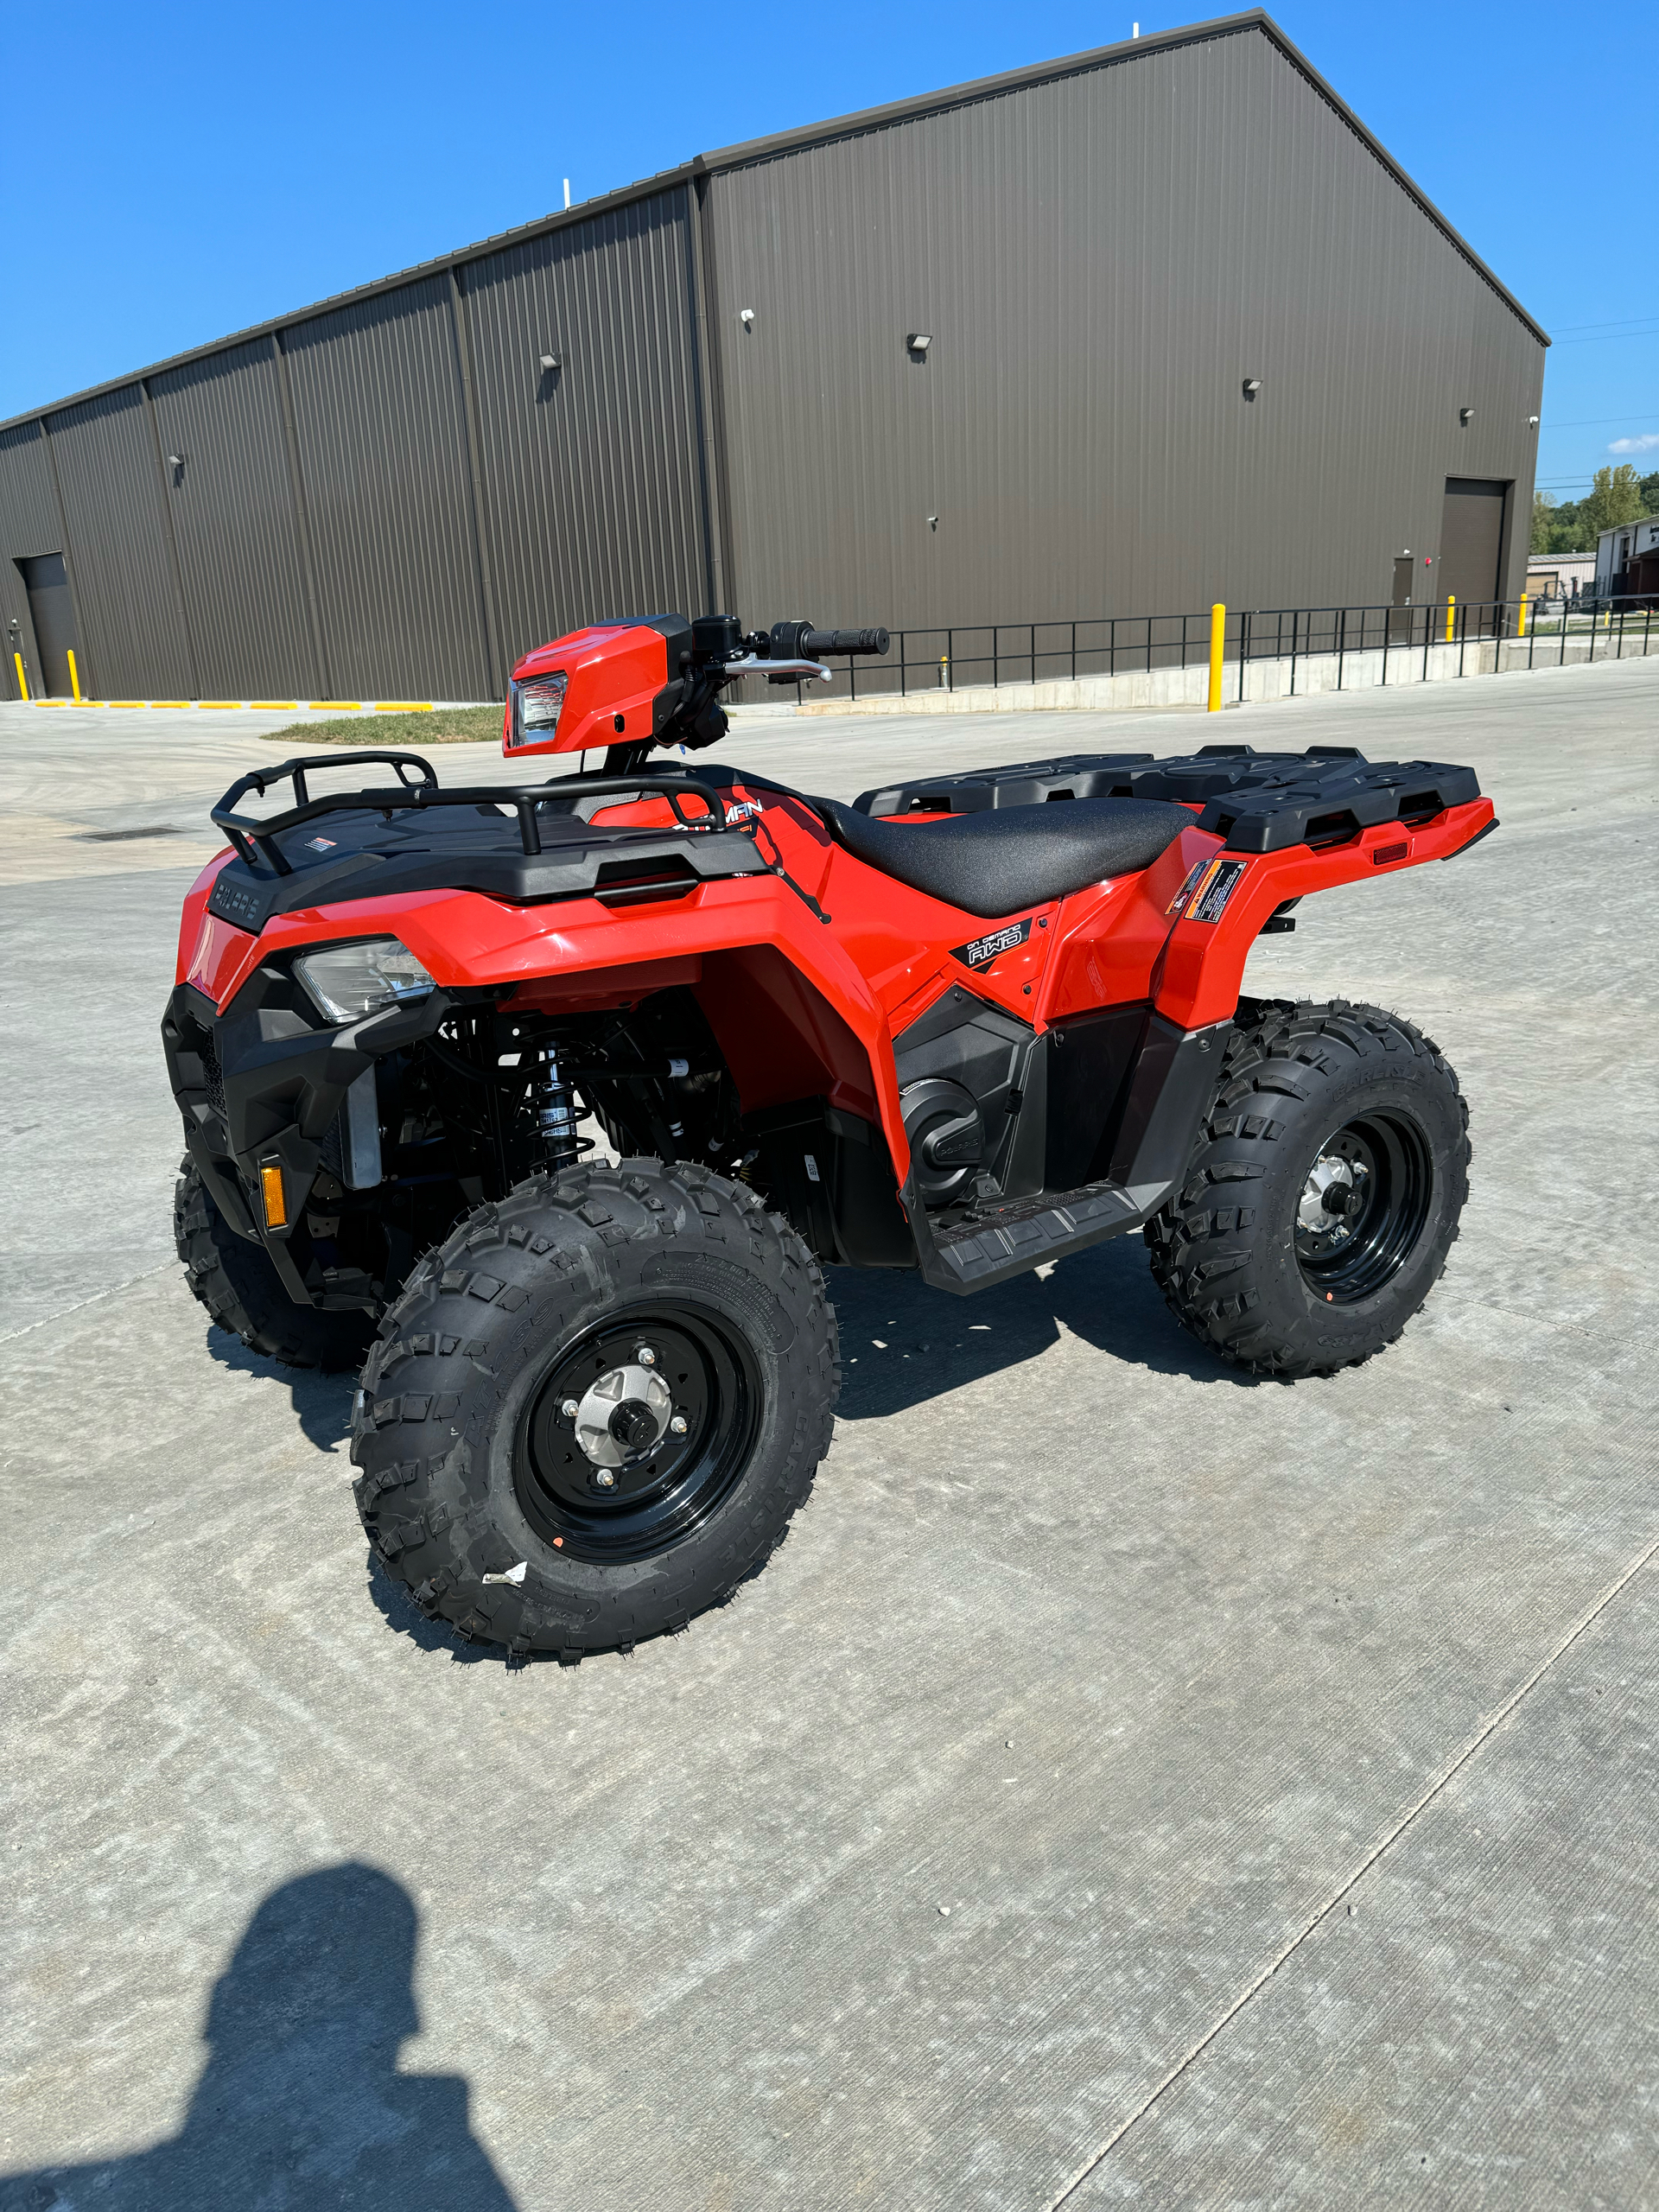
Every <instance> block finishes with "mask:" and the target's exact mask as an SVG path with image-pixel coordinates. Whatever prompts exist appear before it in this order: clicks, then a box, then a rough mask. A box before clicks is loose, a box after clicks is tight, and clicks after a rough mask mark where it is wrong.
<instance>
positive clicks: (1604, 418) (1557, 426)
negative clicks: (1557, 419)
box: [1539, 415, 1659, 435]
mask: <svg viewBox="0 0 1659 2212" xmlns="http://www.w3.org/2000/svg"><path fill="white" fill-rule="evenodd" d="M1608 423H1632V424H1634V423H1659V415H1586V416H1581V417H1580V420H1579V421H1578V422H1576V423H1544V424H1543V425H1542V428H1541V430H1540V433H1539V435H1542V433H1543V431H1544V430H1593V429H1605V428H1606V426H1607V424H1608Z"/></svg>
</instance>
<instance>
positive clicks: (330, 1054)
mask: <svg viewBox="0 0 1659 2212" xmlns="http://www.w3.org/2000/svg"><path fill="white" fill-rule="evenodd" d="M495 996H496V994H495V993H494V992H493V990H486V991H482V992H479V991H466V992H461V993H457V992H454V991H446V990H443V989H436V990H434V991H432V992H430V993H429V995H427V996H426V997H425V998H423V999H422V1000H420V1001H418V1002H417V1003H416V1004H415V1005H412V1006H402V1007H388V1008H387V1009H386V1010H385V1011H384V1012H382V1013H378V1014H369V1015H366V1016H365V1018H364V1019H363V1020H360V1021H354V1022H348V1023H345V1024H343V1025H341V1026H340V1027H334V1026H331V1025H327V1024H325V1023H323V1021H322V1020H321V1017H320V1015H319V1014H317V1011H316V1009H315V1007H313V1006H312V1005H311V1003H310V1001H309V1000H308V998H307V996H306V995H305V993H304V992H303V991H302V989H301V988H300V986H299V984H298V982H297V981H296V979H295V977H294V976H292V974H290V973H289V971H288V969H286V968H284V967H280V966H277V965H276V964H275V963H270V964H262V965H261V966H260V967H259V968H257V969H255V971H254V973H253V975H252V976H251V977H250V978H249V980H248V982H246V983H245V985H244V987H243V988H242V989H241V990H240V991H239V992H238V994H237V995H236V997H235V998H234V999H233V1000H232V1001H231V1003H230V1005H229V1006H228V1007H226V1009H225V1011H224V1013H223V1014H219V1013H218V1012H217V1010H216V1009H215V1007H214V1005H213V1001H212V1000H211V999H209V998H208V997H207V995H205V994H204V993H203V992H201V991H200V990H198V989H197V988H195V986H194V984H190V983H180V984H178V985H177V986H176V987H175V989H174V991H173V993H172V995H171V996H170V997H169V998H168V1002H167V1011H166V1013H165V1014H164V1015H163V1016H162V1052H164V1054H165V1055H166V1058H167V1072H168V1082H169V1083H170V1084H172V1087H173V1096H174V1097H175V1099H176V1100H177V1101H178V1105H179V1111H180V1114H181V1116H182V1117H183V1122H184V1140H185V1143H186V1145H187V1146H188V1148H189V1153H190V1157H191V1159H192V1160H194V1163H195V1165H196V1166H197V1168H198V1169H199V1170H200V1174H201V1178H202V1180H203V1181H204V1182H205V1183H206V1184H207V1188H208V1190H209V1191H210V1192H212V1194H213V1201H214V1203H215V1205H217V1206H218V1208H219V1212H220V1213H221V1214H222V1215H223V1217H224V1218H225V1220H226V1223H228V1224H229V1225H230V1227H231V1228H232V1230H235V1232H236V1234H237V1235H238V1236H243V1237H245V1238H247V1239H248V1241H249V1242H250V1243H257V1244H260V1245H262V1246H263V1247H264V1249H265V1251H266V1252H268V1253H269V1254H270V1259H271V1262H272V1264H273V1266H274V1267H275V1268H276V1269H277V1274H279V1275H280V1276H281V1278H282V1281H283V1286H284V1287H285V1288H286V1289H287V1291H288V1294H289V1296H290V1297H291V1298H292V1299H293V1300H295V1302H296V1305H302V1306H322V1307H325V1308H346V1307H359V1306H368V1307H372V1306H374V1305H376V1304H377V1303H378V1298H379V1295H380V1292H379V1287H378V1286H377V1285H376V1283H375V1282H374V1281H373V1280H372V1278H371V1277H370V1276H369V1275H368V1274H365V1273H364V1272H363V1271H362V1270H361V1269H353V1268H340V1267H330V1266H328V1265H327V1263H326V1261H325V1260H324V1259H323V1258H322V1257H321V1255H318V1254H316V1253H315V1252H314V1251H313V1250H312V1249H311V1238H310V1235H309V1231H308V1229H307V1227H306V1203H307V1200H308V1198H309V1196H310V1192H311V1189H312V1185H314V1183H315V1180H316V1179H317V1176H318V1174H319V1173H321V1171H322V1170H323V1169H324V1168H325V1166H331V1167H334V1169H335V1170H336V1171H338V1169H339V1168H340V1165H341V1164H342V1163H343V1162H344V1161H345V1160H347V1159H348V1157H349V1154H350V1147H351V1130H350V1128H349V1126H348V1122H347V1116H346V1094H347V1092H348V1091H349V1090H351V1088H352V1086H353V1084H355V1083H356V1082H357V1081H358V1080H359V1077H362V1076H363V1075H364V1074H365V1072H367V1071H371V1070H373V1069H374V1068H375V1067H376V1065H377V1063H378V1060H379V1059H380V1058H382V1057H383V1056H384V1055H385V1054H386V1053H388V1052H397V1051H399V1050H400V1049H402V1048H404V1047H405V1046H410V1045H413V1044H415V1043H416V1042H417V1041H418V1040H419V1039H422V1038H423V1037H429V1036H430V1035H431V1034H432V1033H434V1031H435V1029H436V1028H437V1027H438V1026H439V1024H440V1023H441V1022H442V1021H443V1020H445V1019H446V1018H447V1017H448V1015H449V1014H452V1013H453V1012H454V1010H455V1008H456V1005H457V1003H458V1001H464V1002H466V1003H467V1004H474V1003H476V1002H477V1001H479V1000H480V999H482V1000H483V1001H486V1002H487V1003H493V1001H494V998H495ZM359 1096H361V1094H359ZM270 1166H277V1167H279V1168H280V1170H281V1172H282V1178H283V1193H284V1197H285V1200H286V1204H285V1207H284V1211H285V1214H286V1219H285V1221H284V1222H283V1224H281V1225H280V1226H278V1225H277V1224H275V1223H269V1222H267V1220H266V1217H265V1209H264V1203H263V1201H262V1198H261V1196H260V1191H261V1183H260V1171H261V1170H262V1169H263V1168H266V1167H270Z"/></svg>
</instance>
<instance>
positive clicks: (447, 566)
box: [283, 277, 491, 699]
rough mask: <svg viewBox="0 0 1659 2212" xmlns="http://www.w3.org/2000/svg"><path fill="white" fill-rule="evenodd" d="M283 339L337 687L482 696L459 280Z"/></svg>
mask: <svg viewBox="0 0 1659 2212" xmlns="http://www.w3.org/2000/svg"><path fill="white" fill-rule="evenodd" d="M283 352H284V353H285V354H286V355H287V358H288V367H289V378H290V384H291V389H292V391H293V394H294V416H295V422H296V428H297V429H298V433H299V443H300V461H301V468H302V474H303V477H304V485H305V500H306V505H307V508H308V512H309V517H310V524H311V537H312V543H313V547H314V549H315V581H316V592H317V607H318V613H319V617H320V620H321V626H322V646H323V653H324V657H325V662H326V665H327V671H328V680H329V683H330V685H331V687H332V688H333V690H334V692H335V693H336V694H337V695H338V696H344V697H349V698H353V699H355V698H358V697H359V696H364V695H365V694H366V695H368V696H391V697H393V698H398V697H402V698H417V699H418V698H438V699H482V698H486V697H487V696H489V691H490V689H491V682H490V672H489V657H488V652H487V648H486V639H485V630H484V610H483V605H482V599H481V594H480V582H479V575H478V560H477V550H476V546H475V543H474V530H473V519H472V493H471V486H470V482H469V477H468V470H467V423H466V416H465V413H464V410H463V406H462V398H461V373H460V365H459V362H458V359H457V357H456V350H455V330H454V320H453V315H452V311H451V308H450V302H449V287H448V281H447V279H445V278H442V277H434V278H428V279H427V280H426V281H425V282H424V283H419V284H410V285H406V286H404V288H403V289H401V290H398V291H396V292H391V293H386V294H383V295H382V296H380V297H378V298H377V299H372V300H367V301H365V302H363V303H362V304H361V305H360V306H356V307H349V308H341V309H340V311H339V312H338V313H337V314H334V315H319V316H318V317H317V318H316V320H315V321H312V322H306V323H302V324H301V325H300V327H298V328H297V329H296V330H294V331H291V332H289V334H287V335H286V336H285V338H284V340H283Z"/></svg>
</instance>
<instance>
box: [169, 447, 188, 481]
mask: <svg viewBox="0 0 1659 2212" xmlns="http://www.w3.org/2000/svg"><path fill="white" fill-rule="evenodd" d="M185 460H186V455H185V454H181V453H170V454H168V456H167V465H168V467H169V468H170V469H171V470H172V472H173V483H174V486H175V489H176V488H177V486H179V485H181V484H182V483H183V481H184V464H185Z"/></svg>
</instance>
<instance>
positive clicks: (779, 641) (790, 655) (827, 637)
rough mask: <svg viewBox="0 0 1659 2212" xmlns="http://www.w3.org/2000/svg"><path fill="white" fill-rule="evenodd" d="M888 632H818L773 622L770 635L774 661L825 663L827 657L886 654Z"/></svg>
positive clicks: (804, 624) (809, 627)
mask: <svg viewBox="0 0 1659 2212" xmlns="http://www.w3.org/2000/svg"><path fill="white" fill-rule="evenodd" d="M887 643H888V639H887V632H886V631H885V630H816V629H814V628H813V626H812V625H811V624H810V622H774V623H773V624H772V632H771V647H772V659H773V660H822V659H823V657H824V655H825V654H826V653H833V654H836V656H838V657H839V656H843V655H851V654H854V653H884V652H886V651H887Z"/></svg>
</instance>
